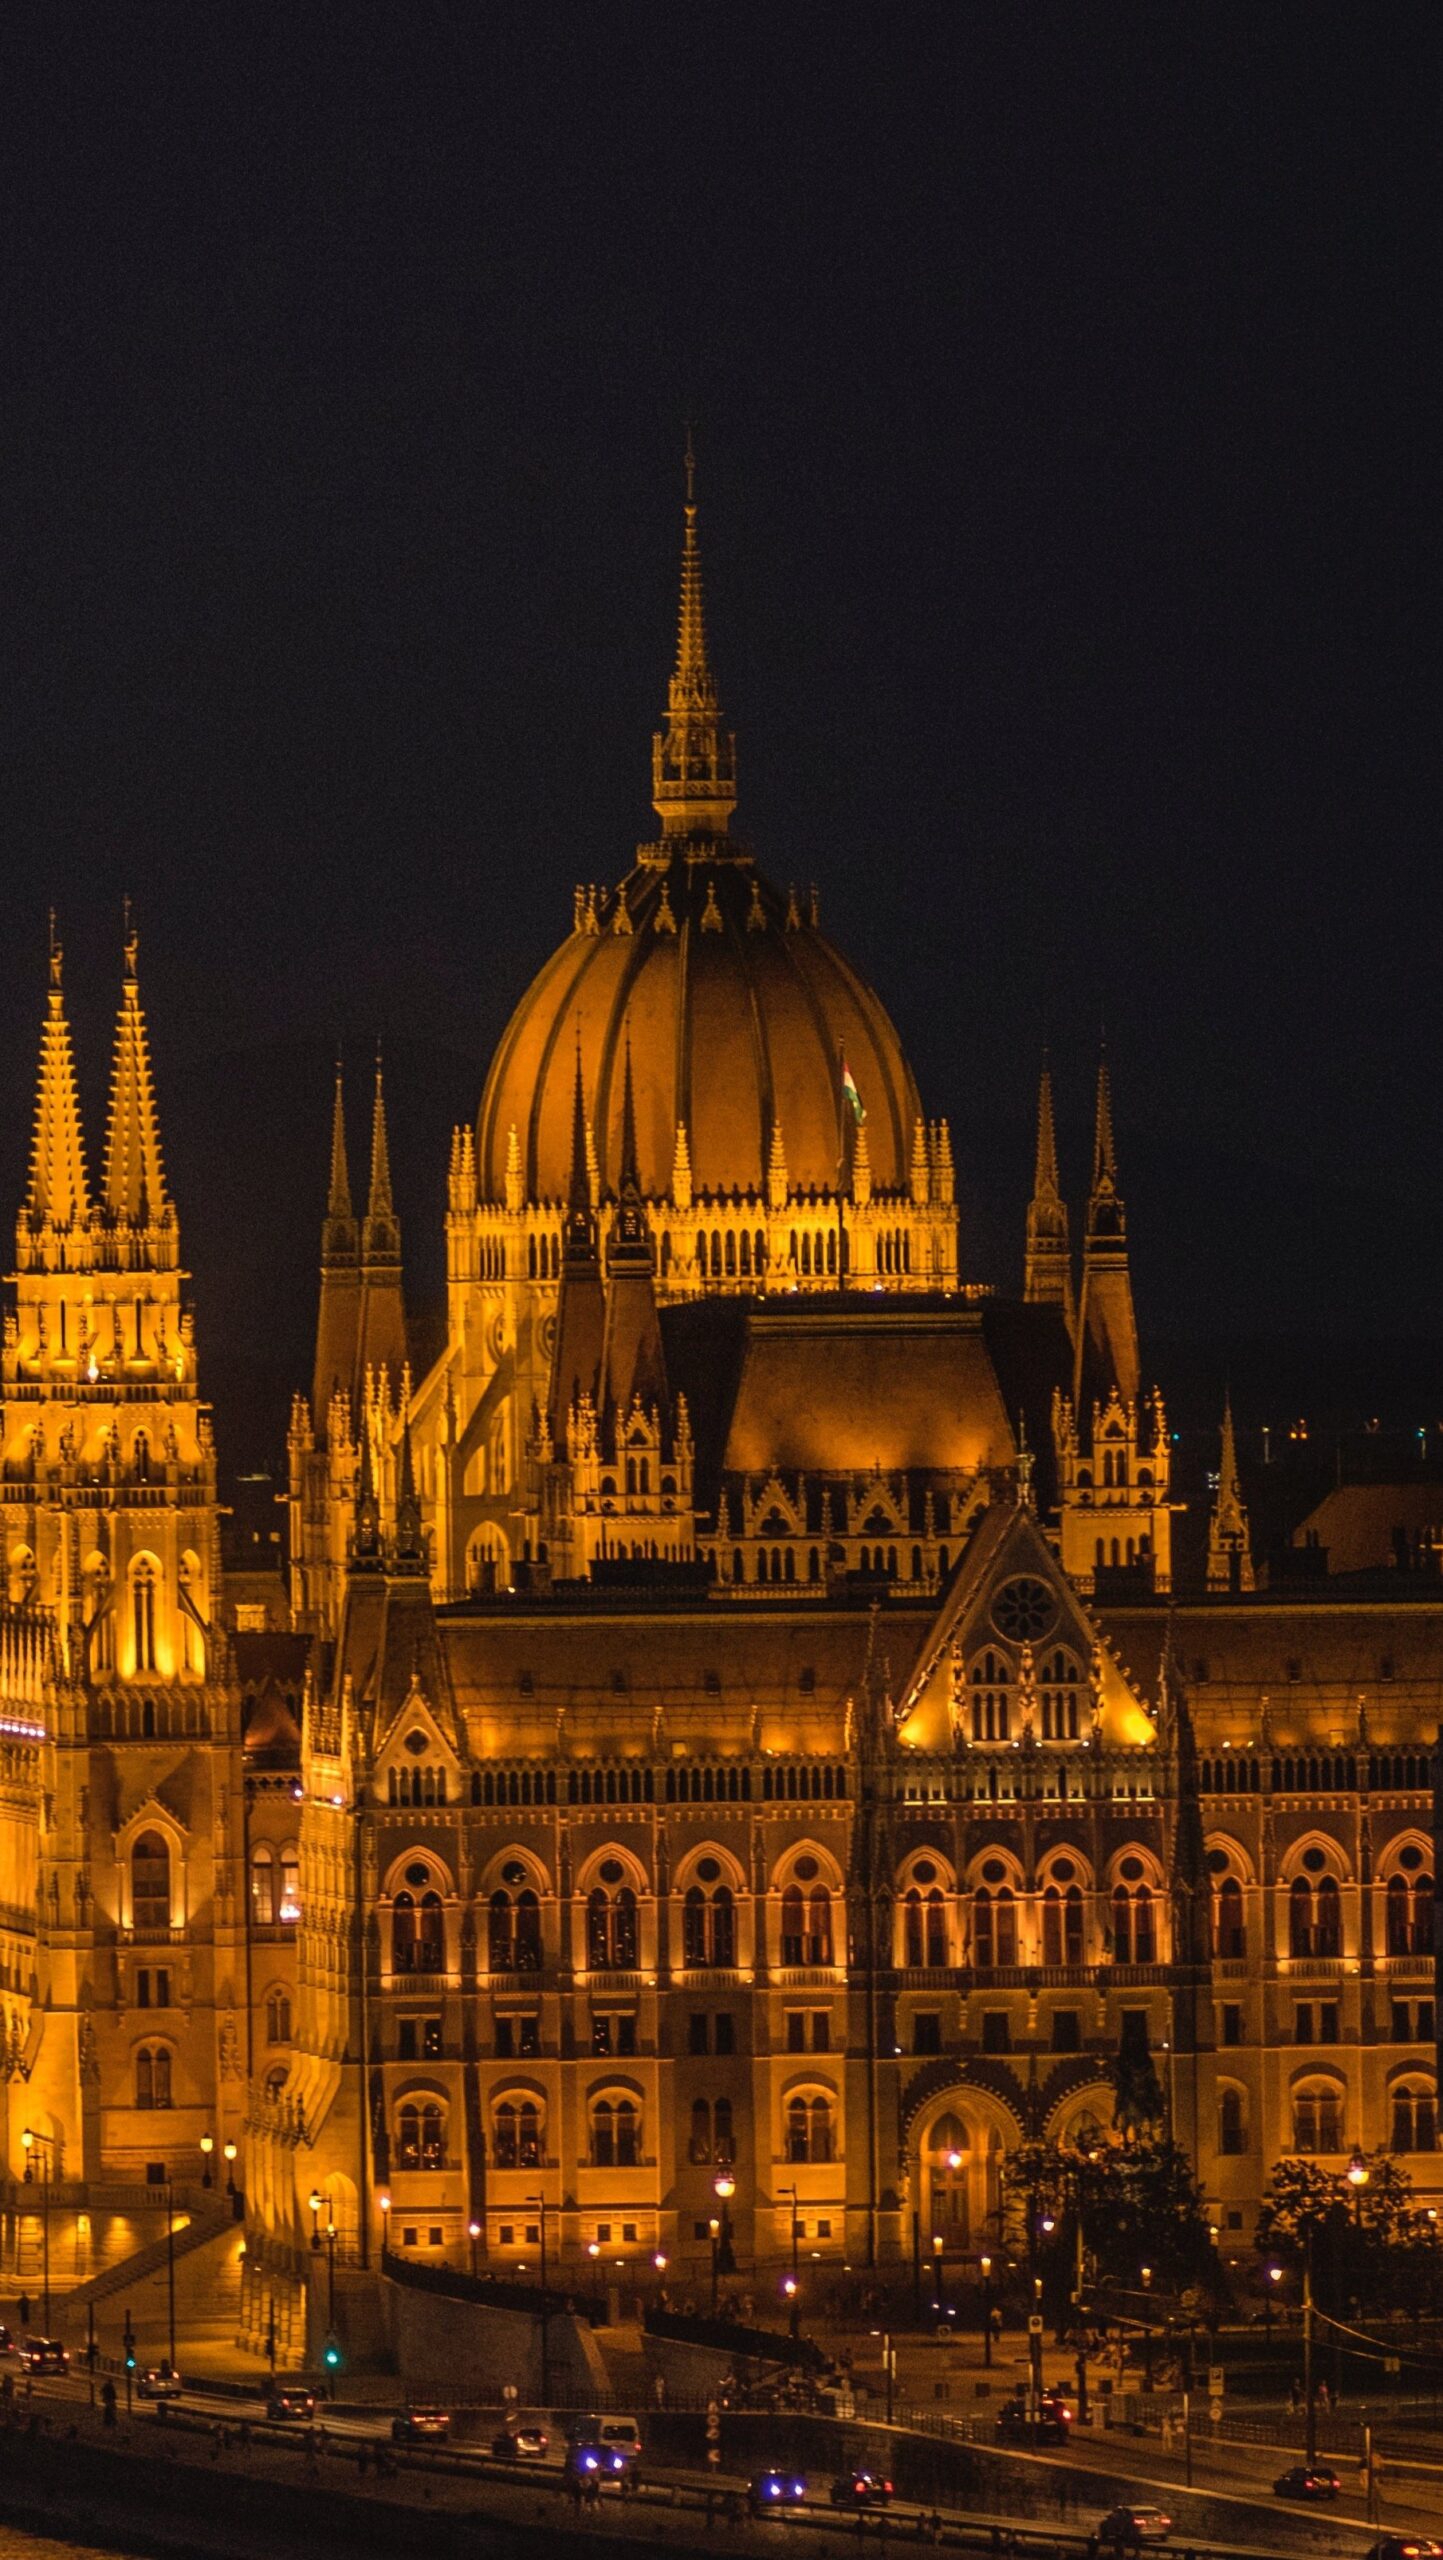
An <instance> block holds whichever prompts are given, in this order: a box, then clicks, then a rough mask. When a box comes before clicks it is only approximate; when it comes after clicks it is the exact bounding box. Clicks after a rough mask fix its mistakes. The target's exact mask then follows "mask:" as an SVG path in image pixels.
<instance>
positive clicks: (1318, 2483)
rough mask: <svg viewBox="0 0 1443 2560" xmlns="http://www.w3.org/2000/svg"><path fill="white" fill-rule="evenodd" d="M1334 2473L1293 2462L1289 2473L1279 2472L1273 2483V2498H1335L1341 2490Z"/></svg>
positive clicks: (1313, 2465)
mask: <svg viewBox="0 0 1443 2560" xmlns="http://www.w3.org/2000/svg"><path fill="white" fill-rule="evenodd" d="M1342 2485H1343V2484H1342V2481H1341V2480H1340V2479H1339V2478H1338V2475H1337V2473H1336V2471H1320V2470H1319V2469H1318V2468H1317V2466H1316V2465H1315V2464H1309V2463H1306V2462H1295V2463H1294V2464H1293V2467H1292V2469H1291V2471H1280V2472H1279V2474H1278V2477H1277V2479H1276V2480H1275V2481H1274V2482H1273V2496H1274V2497H1275V2498H1336V2496H1337V2495H1338V2492H1339V2490H1340V2489H1341V2488H1342Z"/></svg>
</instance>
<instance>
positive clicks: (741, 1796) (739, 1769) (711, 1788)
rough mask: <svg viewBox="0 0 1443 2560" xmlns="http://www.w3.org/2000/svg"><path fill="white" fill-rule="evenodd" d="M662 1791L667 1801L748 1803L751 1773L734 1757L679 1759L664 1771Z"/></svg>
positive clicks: (684, 1802) (676, 1802)
mask: <svg viewBox="0 0 1443 2560" xmlns="http://www.w3.org/2000/svg"><path fill="white" fill-rule="evenodd" d="M770 1774H771V1773H770V1771H768V1772H767V1775H768V1776H769V1775H770ZM665 1793H666V1801H667V1803H668V1804H750V1802H751V1797H752V1773H751V1771H750V1769H748V1768H746V1767H744V1766H743V1765H742V1763H740V1762H739V1761H736V1760H731V1761H728V1762H726V1763H725V1764H724V1765H722V1766H721V1767H714V1766H713V1765H712V1763H711V1762H710V1761H700V1762H698V1761H689V1762H688V1761H682V1762H680V1763H678V1765H677V1766H675V1767H673V1768H670V1769H668V1770H667V1773H666V1789H665Z"/></svg>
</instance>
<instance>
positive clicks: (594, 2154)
mask: <svg viewBox="0 0 1443 2560" xmlns="http://www.w3.org/2000/svg"><path fill="white" fill-rule="evenodd" d="M591 2158H592V2163H593V2165H594V2167H596V2168H598V2169H635V2168H636V2167H637V2166H638V2165H639V2163H640V2160H641V2110H640V2108H639V2107H638V2106H637V2104H636V2101H635V2099H634V2098H597V2099H596V2100H595V2101H594V2102H593V2105H592V2109H591Z"/></svg>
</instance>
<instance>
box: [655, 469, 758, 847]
mask: <svg viewBox="0 0 1443 2560" xmlns="http://www.w3.org/2000/svg"><path fill="white" fill-rule="evenodd" d="M666 711H667V719H666V727H665V729H664V730H660V729H659V730H658V731H657V733H656V736H655V737H654V738H653V740H652V750H651V796H652V805H653V807H654V808H655V810H656V813H657V816H658V817H659V818H660V820H661V825H662V833H663V835H666V836H724V835H725V834H726V831H727V827H728V824H729V822H730V819H731V813H732V811H733V809H734V808H735V807H736V804H737V755H736V740H735V738H734V737H733V736H732V734H731V731H730V730H728V729H723V727H722V725H721V718H720V714H719V712H718V709H717V698H716V684H715V681H714V679H713V676H712V671H711V668H710V666H709V665H708V664H707V654H706V624H705V621H704V619H703V616H702V602H701V554H700V552H699V551H698V549H697V538H696V460H695V456H694V455H693V452H692V448H691V439H690V437H688V438H687V447H686V507H685V511H684V516H683V530H682V543H681V615H680V621H679V625H678V630H677V646H676V673H675V675H674V676H673V677H672V679H671V683H670V685H669V686H668V688H667V703H666Z"/></svg>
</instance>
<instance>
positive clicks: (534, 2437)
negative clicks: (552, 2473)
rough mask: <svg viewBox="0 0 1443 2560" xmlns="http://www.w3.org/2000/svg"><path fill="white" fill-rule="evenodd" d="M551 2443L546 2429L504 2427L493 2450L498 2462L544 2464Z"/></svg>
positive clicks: (493, 2445)
mask: <svg viewBox="0 0 1443 2560" xmlns="http://www.w3.org/2000/svg"><path fill="white" fill-rule="evenodd" d="M550 2441H551V2439H550V2437H549V2436H548V2435H547V2432H546V2429H545V2428H544V2427H527V2426H515V2427H503V2428H502V2430H501V2433H500V2434H499V2436H494V2437H493V2438H492V2441H491V2450H492V2452H493V2453H494V2454H495V2456H496V2459H497V2461H498V2462H544V2461H545V2460H546V2448H547V2446H548V2444H549V2443H550Z"/></svg>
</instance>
